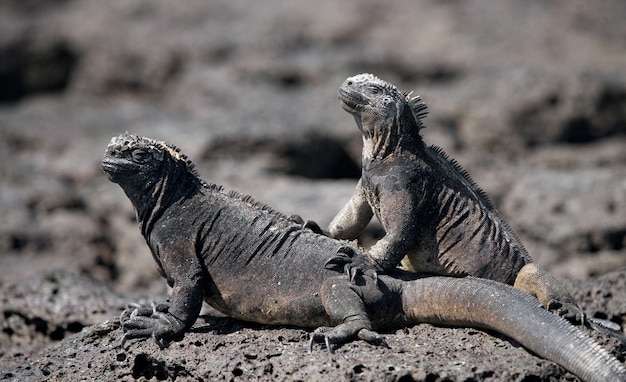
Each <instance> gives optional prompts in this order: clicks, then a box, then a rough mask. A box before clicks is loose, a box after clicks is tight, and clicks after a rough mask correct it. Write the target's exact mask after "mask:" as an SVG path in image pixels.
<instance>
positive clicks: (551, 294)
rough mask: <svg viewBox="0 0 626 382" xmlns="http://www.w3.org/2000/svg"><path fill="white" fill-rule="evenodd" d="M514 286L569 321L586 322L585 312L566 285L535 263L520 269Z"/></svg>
mask: <svg viewBox="0 0 626 382" xmlns="http://www.w3.org/2000/svg"><path fill="white" fill-rule="evenodd" d="M514 286H515V287H516V288H518V289H521V290H523V291H526V292H527V293H529V294H531V295H533V296H535V297H536V298H537V299H538V300H539V302H541V305H543V307H544V308H545V309H546V310H550V311H552V312H554V313H556V314H558V315H559V316H562V317H564V318H566V319H568V320H569V321H578V322H581V323H584V319H585V314H584V312H583V311H582V309H581V308H580V307H579V306H578V304H576V300H574V298H573V297H572V296H571V295H570V293H569V292H568V291H567V289H566V288H565V286H563V284H561V283H560V282H559V281H558V280H557V279H555V278H554V276H552V275H551V274H550V273H548V272H546V271H545V270H544V269H543V268H541V267H540V266H538V265H536V264H535V263H529V264H526V265H524V266H523V267H522V269H520V271H519V273H518V274H517V277H516V279H515V284H514Z"/></svg>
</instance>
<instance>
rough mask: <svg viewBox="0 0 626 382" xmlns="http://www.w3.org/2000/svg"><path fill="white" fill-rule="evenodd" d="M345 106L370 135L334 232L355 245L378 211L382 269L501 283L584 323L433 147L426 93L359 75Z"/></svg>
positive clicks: (343, 91)
mask: <svg viewBox="0 0 626 382" xmlns="http://www.w3.org/2000/svg"><path fill="white" fill-rule="evenodd" d="M339 100H340V102H341V106H342V107H343V109H344V110H346V111H347V112H348V113H350V114H352V116H353V117H354V119H355V121H356V124H357V126H358V128H359V130H360V131H361V133H362V135H363V157H362V162H363V163H362V175H361V178H360V180H359V181H358V183H357V186H356V190H355V192H354V194H353V195H352V197H351V199H350V200H349V201H348V203H347V204H346V205H345V206H344V207H343V209H342V210H341V211H340V212H339V213H338V214H337V215H336V216H335V218H334V219H333V220H332V221H331V223H330V225H329V228H328V232H326V234H327V235H329V236H330V237H333V238H338V239H355V238H356V237H357V236H358V235H359V233H360V232H361V231H362V230H363V229H364V228H365V226H366V225H367V224H368V223H369V221H370V220H371V218H372V216H373V215H376V217H377V218H378V220H379V221H380V223H381V224H382V226H383V228H384V230H385V236H384V237H383V238H381V239H380V240H379V241H378V242H376V243H375V244H374V245H373V246H372V247H371V248H370V249H369V250H368V251H367V255H368V256H369V257H370V260H371V262H372V263H373V264H374V265H375V266H376V267H377V268H378V269H382V270H385V271H389V270H392V269H394V268H395V267H396V266H399V265H400V264H402V265H403V266H404V267H405V268H406V269H408V270H411V271H417V272H429V273H434V274H439V275H452V276H466V275H470V276H475V277H480V278H486V279H491V280H496V281H500V282H503V283H506V284H511V285H514V286H515V287H517V288H520V289H522V290H525V291H527V292H528V293H530V294H532V295H533V296H535V297H537V298H538V299H539V301H540V302H541V304H542V305H543V306H544V307H545V308H546V309H548V310H552V311H555V312H556V313H558V314H560V315H563V316H565V317H567V318H568V319H570V320H574V319H577V320H578V321H583V320H584V314H583V312H582V310H581V309H580V308H579V307H578V305H577V304H576V302H575V300H574V298H573V297H572V296H571V295H570V294H569V292H568V291H567V289H566V288H565V287H564V286H563V285H562V284H561V283H560V282H559V281H558V280H557V279H555V278H554V277H553V276H552V275H550V274H549V273H548V272H547V271H545V270H544V269H542V268H541V267H540V266H538V265H537V264H535V263H533V262H532V260H531V257H530V255H529V254H528V252H527V251H526V249H525V248H524V245H523V244H522V242H521V241H520V240H519V238H518V237H517V236H516V234H515V233H514V232H513V230H512V229H511V227H510V226H509V225H508V224H507V222H506V221H505V220H504V218H503V217H502V215H500V213H499V212H498V210H497V209H496V208H495V207H494V205H493V204H492V203H491V201H490V200H489V198H488V197H487V194H486V193H485V192H483V191H482V190H481V189H480V188H479V187H478V186H477V185H476V183H475V182H474V181H473V180H472V179H471V178H470V176H469V174H468V173H467V172H466V171H465V170H464V169H463V168H462V167H461V166H460V165H459V164H458V163H457V162H456V161H455V160H453V159H450V158H449V157H448V155H446V154H445V153H444V151H443V150H442V149H440V148H438V147H436V146H426V144H425V143H424V141H423V140H422V137H421V136H420V130H421V129H422V128H424V124H423V122H422V119H423V118H424V117H425V116H426V114H427V112H428V110H427V107H426V104H425V103H424V102H423V101H422V100H421V98H420V97H419V96H417V97H414V96H412V95H411V93H406V92H400V91H399V90H398V89H397V88H396V87H395V86H394V85H392V84H390V83H388V82H385V81H383V80H381V79H379V78H378V77H376V76H374V75H372V74H359V75H356V76H353V77H349V78H348V79H346V80H345V81H344V83H343V84H342V85H341V87H340V89H339ZM613 330H614V329H613Z"/></svg>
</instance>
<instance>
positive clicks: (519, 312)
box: [102, 133, 626, 381]
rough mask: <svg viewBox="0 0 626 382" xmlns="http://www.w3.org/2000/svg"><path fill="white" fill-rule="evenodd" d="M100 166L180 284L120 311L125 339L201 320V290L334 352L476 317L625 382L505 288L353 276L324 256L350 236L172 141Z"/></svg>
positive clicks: (212, 300)
mask: <svg viewBox="0 0 626 382" xmlns="http://www.w3.org/2000/svg"><path fill="white" fill-rule="evenodd" d="M102 166H103V169H104V170H105V172H106V173H107V174H108V177H109V179H110V180H111V181H113V182H115V183H118V184H119V185H120V186H121V187H122V189H123V190H124V192H125V193H126V195H127V196H128V197H129V199H130V200H131V202H132V204H133V206H134V207H135V211H136V214H137V220H138V222H139V226H140V229H141V233H142V234H143V236H144V237H145V239H146V242H147V244H148V246H149V247H150V249H151V251H152V254H153V256H154V259H155V260H156V263H157V265H158V268H159V270H160V272H161V274H162V275H163V276H164V277H165V278H166V279H167V282H168V284H169V285H170V286H171V287H172V289H171V292H172V294H171V304H169V305H167V304H159V305H152V306H151V305H149V304H146V305H138V304H131V306H130V307H129V309H127V310H126V311H125V312H124V313H122V316H121V318H120V320H121V321H122V326H123V329H124V330H125V335H124V339H130V338H142V337H153V338H154V339H155V340H156V341H157V343H161V342H163V341H169V340H176V339H178V338H180V337H181V336H182V335H183V334H184V332H185V331H187V330H188V329H190V327H191V326H192V324H193V323H194V322H195V321H196V319H197V317H198V315H199V312H200V307H201V305H202V300H203V299H204V301H205V302H207V303H208V304H209V305H211V306H213V307H214V308H215V309H217V310H219V311H221V312H222V313H224V314H226V315H228V316H230V317H234V318H237V319H242V320H246V321H254V322H259V323H264V324H275V325H296V326H301V327H309V328H315V327H317V328H318V329H316V330H315V331H314V332H313V333H312V335H311V346H312V344H313V343H314V342H325V343H326V346H327V348H328V349H329V350H331V349H332V348H331V346H333V345H334V344H341V343H344V342H348V341H351V340H353V339H355V338H360V339H363V340H366V341H370V342H372V343H375V344H384V343H385V342H384V339H383V337H381V336H379V335H378V334H377V333H375V332H373V331H372V330H373V329H376V328H383V327H389V326H400V325H407V324H410V323H419V322H429V323H435V324H444V325H457V326H473V327H480V328H489V329H492V330H496V331H498V332H500V333H503V334H505V335H507V336H509V337H511V338H513V339H515V340H516V341H517V342H519V343H520V344H522V345H523V346H525V347H527V348H528V349H530V350H531V351H533V352H534V353H536V354H538V355H540V356H542V357H545V358H547V359H550V360H552V361H554V362H556V363H558V364H560V365H562V366H563V367H565V368H566V369H568V370H570V371H571V372H573V373H574V374H576V375H578V376H579V377H580V378H582V379H584V380H588V381H608V380H615V381H618V380H622V381H623V380H626V369H624V367H623V366H622V365H621V364H620V363H619V361H617V360H616V359H615V358H613V357H612V356H611V355H610V354H609V353H608V352H607V351H606V350H604V349H603V348H602V347H600V346H599V345H597V344H596V343H595V342H594V341H593V340H592V339H590V338H589V337H587V336H586V335H585V334H584V333H582V332H581V331H579V330H578V329H576V328H575V327H573V326H572V325H570V324H569V323H568V322H567V321H565V320H564V319H562V318H561V317H558V316H555V315H553V314H550V313H548V312H546V311H545V310H543V309H541V307H539V306H538V304H537V303H536V300H534V299H533V298H532V297H531V296H528V295H527V294H526V293H524V292H522V291H519V290H517V289H515V288H512V287H510V286H508V285H505V284H502V283H498V282H495V281H491V280H482V279H476V278H452V277H422V276H419V275H417V274H415V273H410V272H405V271H395V272H393V273H392V274H391V275H381V276H379V277H378V278H372V277H369V276H367V275H360V276H359V277H356V278H355V280H354V282H351V281H350V280H349V279H348V278H346V277H345V276H344V275H342V274H341V273H340V272H337V271H335V270H333V269H328V264H326V263H327V260H328V259H329V258H330V257H331V256H333V255H334V254H335V253H336V252H337V251H338V250H339V249H341V248H344V247H346V246H349V244H347V243H345V242H342V241H339V240H335V239H331V238H329V237H326V236H323V235H319V234H317V233H315V232H313V231H312V230H310V229H306V228H303V227H302V224H300V223H298V222H295V221H293V220H292V219H290V218H289V217H287V216H285V215H283V214H281V213H279V212H277V211H275V210H273V209H272V208H270V207H268V206H266V205H264V204H261V203H259V202H255V201H254V200H253V199H252V198H251V197H249V196H245V195H241V194H239V193H237V192H235V191H226V190H224V189H223V188H222V187H220V186H217V185H213V184H207V183H205V182H203V181H202V180H200V178H199V177H198V174H197V172H196V170H195V169H194V165H193V164H192V163H191V162H190V161H189V160H188V159H187V157H186V156H185V155H183V154H181V153H180V151H179V150H178V149H176V148H175V147H174V146H171V145H169V144H166V143H164V142H160V141H155V140H152V139H149V138H142V137H138V136H136V135H129V134H128V133H126V134H122V135H120V136H118V137H114V138H113V139H112V140H111V142H110V144H109V145H108V147H107V149H106V152H105V155H104V158H103V160H102ZM342 251H343V252H344V253H348V252H349V253H351V254H352V258H349V257H348V256H347V255H346V256H344V257H343V259H344V260H345V262H344V263H341V262H338V263H337V258H334V261H335V262H336V263H335V264H334V266H336V265H339V266H342V265H344V266H350V265H351V264H357V263H358V262H359V261H360V258H361V257H362V256H363V254H362V253H361V252H360V250H359V249H358V248H356V247H352V248H351V249H350V250H345V248H344V249H343V250H342ZM331 265H333V264H331ZM333 326H334V327H333Z"/></svg>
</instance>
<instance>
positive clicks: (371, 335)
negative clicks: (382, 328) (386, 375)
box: [309, 325, 389, 354]
mask: <svg viewBox="0 0 626 382" xmlns="http://www.w3.org/2000/svg"><path fill="white" fill-rule="evenodd" d="M353 337H354V334H353V333H346V331H345V330H342V328H341V325H340V326H337V327H327V326H322V327H319V328H317V329H315V331H314V332H313V333H311V339H310V340H309V352H312V351H313V344H314V343H321V342H323V343H324V344H325V346H326V350H328V353H329V354H333V353H334V351H335V349H334V348H333V345H340V344H344V343H346V342H349V341H351V340H352V339H353ZM356 337H357V338H358V339H360V340H363V341H365V342H367V343H370V344H372V345H376V346H384V347H386V348H389V345H388V344H387V341H386V340H385V337H383V336H381V335H380V334H378V333H376V332H374V331H372V330H369V329H360V330H359V331H358V332H357V333H356Z"/></svg>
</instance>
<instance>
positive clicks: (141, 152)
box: [102, 133, 200, 212]
mask: <svg viewBox="0 0 626 382" xmlns="http://www.w3.org/2000/svg"><path fill="white" fill-rule="evenodd" d="M102 168H103V169H104V172H106V173H107V175H108V177H109V179H110V180H111V181H112V182H115V183H118V184H119V185H120V186H121V187H122V189H123V190H124V192H126V195H128V197H129V198H130V199H131V201H132V202H133V204H134V205H135V208H136V209H137V211H138V212H139V210H140V209H145V208H149V206H148V205H154V204H155V203H157V200H163V198H164V197H165V198H174V197H176V195H177V194H179V193H180V192H184V187H187V186H189V185H191V184H194V183H198V182H200V181H199V180H198V179H199V178H198V177H197V174H196V172H195V170H194V166H193V164H192V163H191V162H190V161H189V160H188V159H187V157H186V156H184V155H183V154H181V153H180V151H179V150H178V149H177V148H176V147H174V146H172V145H169V144H167V143H165V142H162V141H156V140H153V139H150V138H144V137H140V136H137V135H132V134H128V133H124V134H121V135H120V136H117V137H113V138H112V139H111V141H110V142H109V145H108V146H107V149H106V151H105V153H104V157H103V158H102ZM151 199H153V200H151Z"/></svg>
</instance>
